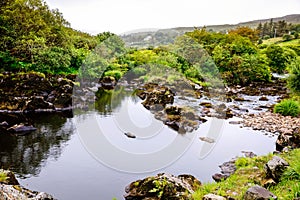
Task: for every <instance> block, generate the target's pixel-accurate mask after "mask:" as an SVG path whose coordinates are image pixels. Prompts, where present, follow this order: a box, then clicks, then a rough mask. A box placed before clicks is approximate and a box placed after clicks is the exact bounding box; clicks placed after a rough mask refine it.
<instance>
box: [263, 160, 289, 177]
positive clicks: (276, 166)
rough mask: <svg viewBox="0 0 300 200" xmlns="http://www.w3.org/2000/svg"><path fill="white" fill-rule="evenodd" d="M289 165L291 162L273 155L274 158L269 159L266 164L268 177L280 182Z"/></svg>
mask: <svg viewBox="0 0 300 200" xmlns="http://www.w3.org/2000/svg"><path fill="white" fill-rule="evenodd" d="M288 166H289V164H288V163H287V162H286V161H285V160H284V159H282V158H280V157H279V156H273V158H272V159H271V160H270V161H268V163H267V164H266V165H265V172H266V175H267V177H268V178H272V179H273V180H274V181H276V182H278V181H279V180H280V177H281V175H282V173H283V172H284V170H285V169H286V168H287V167H288Z"/></svg>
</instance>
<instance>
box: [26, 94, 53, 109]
mask: <svg viewBox="0 0 300 200" xmlns="http://www.w3.org/2000/svg"><path fill="white" fill-rule="evenodd" d="M53 109H54V106H53V104H52V103H49V102H47V101H45V100H44V97H43V96H33V97H31V98H30V99H29V100H28V101H27V102H26V105H25V108H24V110H25V111H36V110H53Z"/></svg>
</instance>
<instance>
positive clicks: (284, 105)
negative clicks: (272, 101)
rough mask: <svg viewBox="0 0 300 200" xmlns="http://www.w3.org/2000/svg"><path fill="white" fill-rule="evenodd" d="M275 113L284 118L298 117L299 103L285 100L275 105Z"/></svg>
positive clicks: (299, 112) (299, 111)
mask: <svg viewBox="0 0 300 200" xmlns="http://www.w3.org/2000/svg"><path fill="white" fill-rule="evenodd" d="M274 112H275V113H279V114H281V115H283V116H292V117H297V116H298V115H299V114H300V105H299V103H298V102H297V101H294V100H291V99H285V100H283V101H281V102H280V103H278V104H276V105H275V107H274Z"/></svg>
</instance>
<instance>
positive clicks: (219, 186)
mask: <svg viewBox="0 0 300 200" xmlns="http://www.w3.org/2000/svg"><path fill="white" fill-rule="evenodd" d="M272 156H273V155H272V154H269V155H266V156H262V157H255V158H239V159H238V160H237V161H236V166H237V171H236V172H235V173H234V174H233V175H231V176H230V177H229V178H228V179H226V180H223V181H221V182H219V183H205V184H203V185H202V186H201V187H200V188H199V189H198V190H197V191H196V192H195V193H194V194H193V197H194V199H195V200H198V199H199V200H200V199H202V198H203V196H204V195H206V194H208V193H213V194H216V195H220V196H223V197H227V198H229V197H232V198H234V199H243V196H244V194H245V192H246V191H247V189H248V188H249V187H251V186H253V185H256V184H258V185H261V186H262V185H263V184H264V182H265V181H266V178H265V171H264V165H265V164H266V163H267V162H268V161H269V160H270V159H271V158H272ZM280 156H281V157H283V158H284V159H285V160H286V161H288V162H289V164H290V167H288V169H287V170H286V171H285V173H284V175H283V176H282V179H281V181H280V182H279V183H278V184H277V185H275V186H272V187H269V188H267V189H269V190H270V191H271V192H273V193H274V194H275V195H276V196H277V197H278V199H293V198H296V197H300V160H299V157H300V150H299V149H297V150H294V151H291V152H289V153H287V154H282V155H280Z"/></svg>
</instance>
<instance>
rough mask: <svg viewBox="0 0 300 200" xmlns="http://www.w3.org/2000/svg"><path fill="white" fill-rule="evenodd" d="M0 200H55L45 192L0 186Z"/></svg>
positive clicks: (12, 186)
mask: <svg viewBox="0 0 300 200" xmlns="http://www.w3.org/2000/svg"><path fill="white" fill-rule="evenodd" d="M0 199H3V200H55V199H54V198H53V197H52V196H51V195H49V194H47V193H45V192H36V191H31V190H28V189H26V188H24V187H22V186H19V185H5V184H0Z"/></svg>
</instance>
